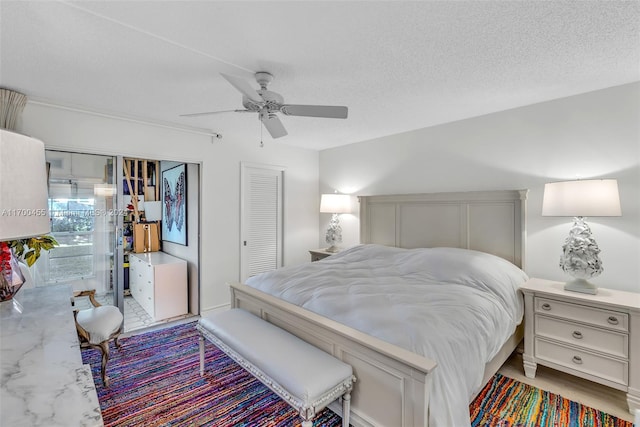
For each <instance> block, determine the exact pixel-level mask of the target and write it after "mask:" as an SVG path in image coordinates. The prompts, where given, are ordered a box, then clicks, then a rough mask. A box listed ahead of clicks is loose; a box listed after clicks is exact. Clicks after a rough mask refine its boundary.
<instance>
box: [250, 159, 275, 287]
mask: <svg viewBox="0 0 640 427" xmlns="http://www.w3.org/2000/svg"><path fill="white" fill-rule="evenodd" d="M241 169H242V173H241V179H240V187H241V194H240V200H241V207H240V216H241V230H240V240H241V241H240V248H241V254H240V280H241V281H243V282H244V281H245V280H246V279H248V278H249V277H251V276H255V275H256V274H259V273H264V272H266V271H272V270H275V269H276V268H279V267H281V266H282V252H283V251H282V241H283V214H282V211H283V197H282V194H283V181H284V168H283V167H280V166H271V165H259V164H249V163H242V165H241Z"/></svg>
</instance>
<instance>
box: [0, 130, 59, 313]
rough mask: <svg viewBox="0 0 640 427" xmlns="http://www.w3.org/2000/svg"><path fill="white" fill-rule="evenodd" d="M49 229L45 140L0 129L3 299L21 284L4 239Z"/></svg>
mask: <svg viewBox="0 0 640 427" xmlns="http://www.w3.org/2000/svg"><path fill="white" fill-rule="evenodd" d="M50 231H51V225H50V222H49V209H48V193H47V170H46V163H45V156H44V144H43V143H42V141H39V140H37V139H34V138H30V137H28V136H25V135H21V134H18V133H14V132H10V131H8V130H5V129H0V249H2V250H1V251H0V300H2V301H4V300H8V299H11V298H12V297H13V295H15V294H16V293H17V292H18V290H19V289H20V287H21V286H22V282H21V281H20V279H19V271H20V270H19V268H17V260H15V257H14V256H13V253H12V251H11V250H10V249H9V248H8V245H7V243H5V242H7V241H11V240H18V239H24V238H27V237H33V236H40V235H43V234H48V233H49V232H50ZM18 282H19V283H18Z"/></svg>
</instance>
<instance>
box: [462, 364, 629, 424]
mask: <svg viewBox="0 0 640 427" xmlns="http://www.w3.org/2000/svg"><path fill="white" fill-rule="evenodd" d="M469 411H470V413H471V425H472V426H473V427H475V426H498V427H516V426H518V427H520V426H522V427H525V426H526V427H529V426H531V427H538V426H541V427H555V426H562V427H605V426H606V427H632V426H633V423H630V422H627V421H625V420H622V419H620V418H616V417H614V416H612V415H609V414H605V413H604V412H601V411H598V410H597V409H593V408H590V407H588V406H585V405H581V404H580V403H577V402H573V401H571V400H567V399H565V398H563V397H562V396H559V395H557V394H553V393H549V392H548V391H544V390H540V389H539V388H536V387H533V386H530V385H528V384H524V383H521V382H519V381H516V380H514V379H511V378H508V377H505V376H503V375H500V374H496V375H495V376H494V377H493V378H492V379H491V380H490V381H489V382H488V383H487V385H486V386H485V387H484V388H483V389H482V391H481V392H480V394H478V396H477V397H476V399H475V400H474V401H473V402H472V403H471V405H470V406H469Z"/></svg>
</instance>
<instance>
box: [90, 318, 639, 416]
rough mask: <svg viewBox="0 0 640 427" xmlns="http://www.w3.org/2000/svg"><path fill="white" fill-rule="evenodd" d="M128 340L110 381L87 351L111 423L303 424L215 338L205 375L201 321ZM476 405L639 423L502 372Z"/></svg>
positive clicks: (113, 361) (478, 412)
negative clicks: (104, 383)
mask: <svg viewBox="0 0 640 427" xmlns="http://www.w3.org/2000/svg"><path fill="white" fill-rule="evenodd" d="M121 343H122V349H120V350H117V349H116V348H115V346H114V345H113V343H112V345H111V353H110V356H111V357H110V359H109V364H108V366H107V374H108V375H109V378H110V379H111V386H110V387H109V388H104V387H103V386H102V380H101V379H100V353H99V352H98V351H97V350H93V349H84V350H83V351H82V359H83V361H84V363H90V364H91V370H92V372H93V378H94V382H95V384H96V389H97V392H98V399H99V401H100V408H101V410H102V418H103V420H104V424H105V426H106V427H109V426H118V427H126V426H145V427H146V426H176V427H177V426H185V427H186V426H190V427H191V426H216V427H231V426H234V427H235V426H247V427H248V426H273V427H279V426H280V427H284V426H293V425H300V424H299V418H298V415H297V413H296V412H295V411H294V410H293V409H291V407H289V405H287V404H286V403H285V402H284V401H282V400H281V399H280V398H278V396H277V395H275V394H274V393H273V392H271V391H270V390H269V389H268V388H267V387H265V386H264V385H262V384H261V383H260V382H259V381H257V380H256V379H255V378H253V377H252V376H251V375H249V374H248V373H247V372H246V371H244V370H243V369H242V368H241V367H240V366H239V365H237V364H236V363H235V362H233V361H232V360H231V359H229V358H228V357H227V356H226V355H225V354H224V353H222V352H221V351H220V350H218V349H217V348H216V347H215V346H213V345H212V344H211V343H209V342H207V346H206V353H205V355H206V357H205V363H206V368H205V376H204V377H200V371H199V366H200V365H199V363H200V361H199V351H198V333H197V331H196V329H195V323H188V324H184V325H179V326H174V327H170V328H166V329H162V330H158V331H153V332H149V333H144V334H140V335H134V336H132V337H129V338H124V339H122V340H121ZM356 384H357V383H356ZM470 410H471V411H472V413H471V420H472V425H473V426H500V427H511V426H514V427H515V426H536V427H537V426H541V427H546V426H548V427H551V426H581V427H582V426H615V427H622V426H624V427H631V423H625V422H623V421H619V420H617V419H616V418H614V417H611V416H609V415H606V414H603V413H601V412H598V411H595V410H593V409H591V408H586V407H583V406H581V405H579V404H577V403H575V402H570V401H567V400H565V399H562V398H561V397H559V396H555V395H552V394H550V393H547V392H543V391H541V390H538V389H536V388H534V387H530V386H527V385H525V384H522V383H519V382H517V381H514V380H511V379H509V378H506V377H503V376H501V375H496V376H495V377H494V378H493V380H492V381H490V382H489V384H487V386H486V387H485V388H484V389H483V391H482V392H481V393H480V395H479V396H478V398H477V399H476V400H475V401H474V402H473V403H472V405H471V406H470ZM340 425H341V420H340V417H338V416H337V415H335V414H334V413H333V412H331V411H329V410H325V411H323V412H321V413H320V414H319V415H318V416H317V418H316V419H315V421H314V426H316V427H317V426H326V427H334V426H336V427H337V426H340Z"/></svg>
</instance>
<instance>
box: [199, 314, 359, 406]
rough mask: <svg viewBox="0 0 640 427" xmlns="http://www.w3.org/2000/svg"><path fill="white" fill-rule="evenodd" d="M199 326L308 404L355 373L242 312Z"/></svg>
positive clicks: (203, 321) (205, 320) (208, 318)
mask: <svg viewBox="0 0 640 427" xmlns="http://www.w3.org/2000/svg"><path fill="white" fill-rule="evenodd" d="M199 323H200V326H201V327H202V328H204V329H206V330H208V331H210V332H211V333H212V334H213V335H215V336H216V337H218V339H220V340H221V341H222V342H223V343H225V344H226V345H227V346H229V347H230V348H231V349H232V350H234V351H235V352H236V353H238V354H240V355H241V356H242V357H244V358H245V359H246V360H247V361H248V362H250V363H251V364H253V365H254V366H256V367H258V368H259V369H260V370H261V371H262V372H264V373H265V374H266V375H267V376H269V377H270V378H271V379H273V380H274V381H276V382H277V383H279V384H280V385H281V386H282V387H283V388H285V389H286V390H287V391H288V392H289V393H291V394H292V395H293V396H295V397H297V398H298V399H299V400H301V401H302V402H304V403H305V404H310V403H313V402H314V401H316V400H317V399H318V398H319V397H320V396H322V395H323V394H324V393H326V392H327V391H329V390H330V389H332V388H334V387H335V386H336V384H338V383H340V382H343V381H344V380H346V379H348V378H351V376H352V374H353V370H352V368H351V366H350V365H348V364H346V363H344V362H342V361H340V360H338V359H336V358H335V357H333V356H331V355H330V354H328V353H325V352H324V351H322V350H320V349H318V348H317V347H314V346H312V345H311V344H309V343H307V342H305V341H303V340H301V339H300V338H298V337H296V336H294V335H293V334H290V333H289V332H287V331H285V330H283V329H280V328H278V327H277V326H275V325H272V324H270V323H268V322H267V321H265V320H262V319H261V318H259V317H257V316H254V315H253V314H251V313H249V312H247V311H245V310H242V309H231V310H227V311H222V312H217V313H213V314H211V315H208V316H206V317H202V318H201V319H200V320H199Z"/></svg>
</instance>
